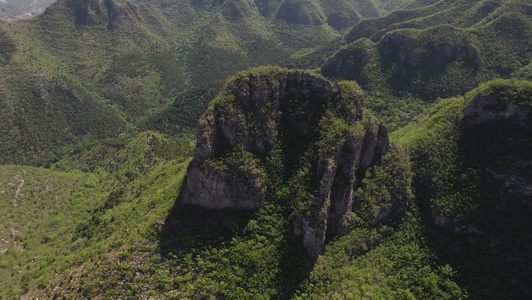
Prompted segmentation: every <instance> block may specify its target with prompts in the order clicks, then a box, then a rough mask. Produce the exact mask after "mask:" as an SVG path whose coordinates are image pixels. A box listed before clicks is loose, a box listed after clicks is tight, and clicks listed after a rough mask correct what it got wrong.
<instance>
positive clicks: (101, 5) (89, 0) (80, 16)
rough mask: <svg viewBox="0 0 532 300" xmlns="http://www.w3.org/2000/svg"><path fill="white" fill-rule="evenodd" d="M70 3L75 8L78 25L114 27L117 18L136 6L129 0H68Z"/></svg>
mask: <svg viewBox="0 0 532 300" xmlns="http://www.w3.org/2000/svg"><path fill="white" fill-rule="evenodd" d="M67 1H69V2H68V5H69V6H70V7H73V8H74V9H75V11H74V13H75V18H76V20H75V23H76V25H82V26H83V25H89V26H90V25H105V24H107V25H108V26H109V27H112V22H113V21H114V20H115V19H116V18H121V17H124V16H126V15H127V14H128V12H127V10H128V9H133V10H135V9H136V6H135V5H134V4H132V3H131V2H129V1H127V2H124V3H119V1H117V0H67Z"/></svg>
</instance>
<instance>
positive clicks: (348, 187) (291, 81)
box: [181, 68, 391, 257]
mask: <svg viewBox="0 0 532 300" xmlns="http://www.w3.org/2000/svg"><path fill="white" fill-rule="evenodd" d="M390 147H391V144H390V141H389V139H388V133H387V129H386V127H385V126H384V125H382V124H379V123H378V122H377V120H376V119H375V117H372V116H366V115H365V114H364V113H363V110H362V93H361V90H360V89H359V88H358V86H357V85H356V84H354V83H340V84H337V85H333V84H332V83H330V82H329V81H327V80H326V79H324V78H323V77H320V76H318V75H315V74H311V73H306V72H302V71H295V70H284V69H275V68H272V69H266V70H263V69H259V70H253V71H250V72H247V73H242V74H239V75H237V76H236V77H235V78H233V80H231V82H230V83H229V84H228V85H227V87H226V90H225V91H224V92H222V93H221V94H220V95H219V96H218V97H217V98H216V99H215V100H214V101H213V103H212V104H211V106H210V108H209V109H208V110H207V112H206V113H205V114H204V115H203V116H202V117H201V119H200V129H199V132H198V140H197V144H196V149H195V152H194V159H193V161H192V163H191V165H190V170H189V172H188V175H187V180H186V181H187V182H186V187H185V190H184V193H183V197H182V200H181V203H184V204H191V205H196V206H201V207H205V208H209V209H220V208H237V209H257V208H259V207H260V206H261V205H262V204H263V202H264V201H267V200H268V195H269V194H268V193H270V194H271V193H275V192H276V191H277V190H278V189H279V188H280V187H279V186H272V184H273V183H272V182H277V184H279V180H276V179H273V177H282V178H285V180H287V181H289V180H291V179H292V178H298V177H299V179H301V180H302V181H305V182H312V183H313V184H312V185H313V186H317V187H318V188H317V190H315V189H314V188H311V189H309V190H308V191H306V192H303V193H301V194H305V195H313V196H312V199H310V198H308V197H307V196H304V197H303V198H301V197H302V196H301V195H300V194H298V193H295V194H294V197H295V198H296V199H295V200H294V199H288V201H295V202H297V203H299V204H298V207H299V209H298V210H299V211H298V212H297V217H296V220H295V221H294V233H295V235H296V236H298V237H301V238H302V240H303V243H304V245H305V247H306V248H307V251H308V255H309V256H311V257H316V256H318V255H319V254H320V253H321V252H322V250H323V245H324V243H325V240H326V239H327V238H328V237H330V236H333V235H339V234H340V235H341V234H345V233H346V232H347V228H348V225H350V224H351V225H352V223H349V222H348V219H349V218H350V216H351V212H353V209H354V208H356V207H358V206H359V204H358V203H356V201H357V200H356V197H355V190H356V188H357V186H358V184H359V181H361V178H360V177H361V175H360V174H364V170H365V169H367V168H368V167H370V166H371V165H372V164H373V163H374V162H375V160H376V158H377V157H379V156H381V155H384V154H385V153H386V152H387V151H388V150H389V149H390ZM279 161H280V162H279ZM302 161H309V162H311V166H310V167H304V166H303V165H301V162H302ZM312 170H315V171H312ZM313 174H314V175H313ZM281 184H282V183H281ZM288 187H291V186H290V185H288ZM388 215H389V214H388ZM388 215H387V216H388ZM383 218H385V217H383Z"/></svg>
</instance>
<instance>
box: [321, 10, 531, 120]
mask: <svg viewBox="0 0 532 300" xmlns="http://www.w3.org/2000/svg"><path fill="white" fill-rule="evenodd" d="M416 2H418V4H415V3H416ZM420 2H422V1H413V2H412V3H410V4H408V5H406V6H405V7H404V9H403V10H397V11H395V12H393V13H390V14H389V15H387V16H385V17H382V18H376V19H368V20H363V21H361V22H360V23H359V24H357V25H356V26H354V27H353V29H352V30H351V32H350V33H349V34H347V35H346V40H347V41H348V42H349V43H350V44H347V45H345V46H344V47H342V48H341V49H340V50H338V52H337V53H336V54H335V55H334V56H333V58H331V59H330V61H328V62H327V63H325V65H324V66H323V67H322V72H323V74H324V75H325V76H331V77H337V78H343V79H349V80H356V81H358V82H359V83H360V84H361V85H362V87H363V88H364V90H365V91H366V98H367V105H368V107H369V108H371V109H372V110H373V111H374V112H375V113H376V114H377V116H378V117H379V118H380V119H381V120H383V121H384V122H385V123H386V124H388V125H389V126H390V127H391V128H393V129H397V128H399V127H401V126H404V125H405V124H406V123H407V122H408V121H410V120H412V119H413V118H414V117H415V116H417V115H418V114H420V113H422V112H423V111H426V110H427V109H429V108H430V107H431V106H432V105H433V104H434V103H435V101H436V100H437V99H438V98H447V97H454V96H458V95H463V94H464V93H466V92H467V91H469V90H471V89H473V88H475V87H477V86H478V85H480V84H481V83H483V82H485V81H487V80H490V79H493V78H499V77H502V78H508V77H509V76H512V73H514V72H517V73H518V74H522V75H518V76H526V70H527V69H526V68H525V67H524V66H526V65H528V64H529V63H530V59H531V56H530V55H531V54H530V51H529V50H528V49H529V48H530V47H531V45H532V39H531V36H532V22H531V20H530V17H529V16H528V15H527V12H529V11H530V9H531V8H530V5H529V4H525V3H524V2H522V1H491V0H490V1H487V0H477V1H462V0H455V1H437V2H436V3H434V4H430V5H425V4H423V5H421V4H420ZM418 6H420V7H418ZM407 8H408V9H407Z"/></svg>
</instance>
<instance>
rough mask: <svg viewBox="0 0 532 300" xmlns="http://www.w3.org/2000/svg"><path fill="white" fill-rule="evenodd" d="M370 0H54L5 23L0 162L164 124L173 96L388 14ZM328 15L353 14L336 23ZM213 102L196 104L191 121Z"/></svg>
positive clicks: (0, 29)
mask: <svg viewBox="0 0 532 300" xmlns="http://www.w3.org/2000/svg"><path fill="white" fill-rule="evenodd" d="M366 2H367V1H366ZM366 2H365V1H343V2H341V3H340V2H339V3H337V4H336V5H334V7H333V6H326V5H325V4H326V1H324V2H315V1H282V2H275V1H273V2H268V3H266V2H260V3H258V4H255V2H253V1H222V2H221V1H192V0H190V1H189V0H173V1H150V2H140V3H139V4H133V3H131V2H127V1H123V0H109V1H107V0H106V1H89V0H86V1H82V0H79V1H75V0H60V1H57V2H56V3H54V4H53V5H51V6H50V7H48V8H47V9H46V11H45V12H44V13H43V14H41V15H38V16H37V17H35V18H34V19H31V20H24V21H20V22H14V23H6V22H2V23H0V38H1V43H2V45H5V46H2V48H1V49H2V50H1V51H2V61H1V62H2V64H1V66H0V68H1V69H2V70H1V74H2V75H1V76H0V86H1V89H2V90H3V93H4V95H6V97H5V98H3V99H2V105H1V107H2V112H1V115H2V121H1V124H0V126H1V127H2V128H3V132H6V134H3V135H2V138H1V143H0V145H1V146H0V153H2V155H1V156H0V157H1V160H0V163H4V164H5V163H18V164H32V165H41V164H42V161H43V160H44V159H45V157H44V156H45V155H44V154H46V153H49V152H50V153H52V154H53V155H56V154H57V152H58V151H59V150H58V149H59V148H61V147H68V146H70V145H72V144H76V143H79V142H80V141H81V140H82V139H83V138H85V139H100V138H107V137H117V136H118V135H119V134H120V133H122V132H124V130H125V132H126V133H125V135H131V132H139V131H137V128H140V129H141V130H142V128H144V129H147V128H146V126H148V128H150V127H149V126H151V125H150V124H154V123H155V124H157V125H156V126H158V127H159V128H160V127H161V126H160V124H161V123H168V122H164V121H163V122H154V121H151V120H152V119H155V120H161V119H162V120H164V119H168V117H167V116H166V117H165V116H164V113H163V116H159V113H160V112H162V111H165V110H172V108H171V107H170V106H172V103H173V102H174V100H175V98H176V96H178V95H189V94H190V91H191V90H195V92H194V93H196V94H198V93H199V94H200V95H199V97H200V98H205V97H202V96H201V94H203V93H207V92H208V91H212V88H213V87H215V89H218V88H219V87H220V86H221V82H223V81H224V80H225V79H226V78H227V77H228V76H230V75H232V74H234V73H236V72H237V71H239V70H243V69H247V68H249V67H252V66H257V65H265V64H274V63H278V62H280V61H285V60H287V59H289V58H290V57H293V56H298V55H301V54H304V53H307V52H310V51H312V50H313V49H314V48H316V47H319V46H320V45H324V44H327V43H329V42H332V41H334V40H335V39H338V38H339V37H340V35H341V34H342V33H343V32H345V30H347V29H348V28H349V26H350V25H353V24H354V23H355V22H356V21H357V20H359V19H362V18H365V17H375V16H379V15H380V14H381V13H383V12H384V10H382V9H377V6H376V5H375V4H374V3H373V2H371V1H369V2H371V5H369V4H368V5H369V6H368V5H366V4H364V3H366ZM261 3H262V4H261ZM323 7H327V9H325V8H323ZM368 7H370V8H371V9H369V8H368ZM333 8H334V9H333ZM335 11H343V12H349V13H350V14H352V15H353V16H355V15H356V19H353V20H348V21H346V22H345V23H342V24H341V26H340V25H338V26H336V25H335V27H331V26H329V25H328V23H327V18H328V17H329V16H330V15H331V14H333V13H334V12H335ZM292 15H294V16H298V17H297V18H298V19H290V18H288V17H286V16H292ZM13 78H16V80H14V79H13ZM20 82H21V83H22V84H19V83H20ZM21 86H22V87H23V89H21ZM199 86H201V88H199V90H198V87H199ZM178 99H179V97H178ZM210 100H211V99H204V100H203V101H201V102H197V103H196V102H194V103H192V106H196V107H197V108H195V109H194V111H196V113H195V115H194V116H193V120H196V119H197V118H198V117H199V115H200V114H201V112H202V111H203V110H204V109H205V108H206V106H207V103H208V102H209V101H210ZM63 102H66V103H69V104H67V105H60V104H59V103H63ZM80 120H83V122H82V121H80ZM174 120H175V118H174ZM39 122H41V123H39ZM178 122H179V121H178ZM193 123H194V122H193ZM45 124H48V125H45ZM146 124H147V125H146ZM172 124H174V123H172ZM176 125H177V126H178V127H179V128H178V131H179V132H186V131H188V132H191V131H193V130H194V129H192V128H194V127H195V124H193V125H192V126H190V125H189V123H187V124H176ZM176 125H173V127H172V128H173V129H175V126H176ZM151 128H153V127H151ZM163 129H164V128H163ZM133 135H134V134H133ZM21 150H22V151H21Z"/></svg>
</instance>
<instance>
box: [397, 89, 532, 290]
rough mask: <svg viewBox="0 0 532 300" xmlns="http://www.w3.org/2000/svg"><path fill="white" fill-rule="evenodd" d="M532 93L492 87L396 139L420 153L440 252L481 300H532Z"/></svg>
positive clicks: (418, 182)
mask: <svg viewBox="0 0 532 300" xmlns="http://www.w3.org/2000/svg"><path fill="white" fill-rule="evenodd" d="M531 92H532V82H530V81H518V80H515V79H510V80H500V79H499V80H495V81H491V82H488V83H485V84H483V85H481V86H480V87H479V88H477V89H475V90H473V91H471V92H468V93H466V95H465V96H462V97H457V98H450V99H446V100H443V101H442V102H441V103H440V104H438V105H437V106H435V107H434V108H433V109H432V111H431V112H430V114H429V115H427V116H426V117H424V118H422V119H420V120H419V122H417V123H412V124H410V125H408V126H406V127H404V128H402V129H401V130H399V131H397V132H395V133H394V136H393V137H392V140H395V141H397V142H400V143H403V144H404V145H407V146H408V147H409V148H410V149H412V151H411V157H412V170H413V172H414V174H416V175H415V176H414V187H415V190H416V197H417V198H418V199H419V200H420V204H421V205H422V206H423V207H424V210H425V214H426V218H427V219H428V220H429V221H430V222H431V223H432V224H434V226H435V228H434V229H433V230H435V232H434V233H433V235H434V237H433V239H434V242H433V243H434V249H435V251H436V252H437V253H438V255H440V257H441V259H443V260H446V261H448V262H449V263H450V264H451V265H453V267H454V266H456V267H459V268H460V269H461V270H462V277H463V278H462V280H463V282H464V283H465V284H466V285H467V286H469V287H470V295H471V296H474V297H475V298H483V297H488V296H489V297H494V298H507V297H510V298H522V297H526V295H530V290H529V288H528V286H529V285H530V283H531V282H530V278H528V275H526V274H527V273H528V272H530V268H531V266H530V264H529V262H530V255H529V254H527V253H528V251H527V250H525V249H526V248H528V247H529V246H530V243H531V242H532V239H531V236H530V234H529V233H528V231H527V230H525V228H528V227H530V213H532V211H531V206H530V203H531V200H532V197H531V195H532V194H531V192H530V191H531V186H530V182H531V178H530V162H531V157H530V153H531V152H530V149H532V135H531V132H532V131H530V129H531V124H532V123H531V122H532V114H531V110H530V103H531V101H532V94H531ZM503 224H504V225H503ZM506 270H507V271H506ZM510 270H512V271H510Z"/></svg>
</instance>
